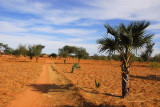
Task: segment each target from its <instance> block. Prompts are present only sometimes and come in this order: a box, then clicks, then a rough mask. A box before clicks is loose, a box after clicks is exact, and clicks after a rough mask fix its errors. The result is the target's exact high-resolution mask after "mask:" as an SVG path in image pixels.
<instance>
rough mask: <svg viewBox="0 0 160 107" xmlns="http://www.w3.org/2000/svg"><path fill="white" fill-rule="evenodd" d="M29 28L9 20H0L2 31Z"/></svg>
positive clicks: (22, 30)
mask: <svg viewBox="0 0 160 107" xmlns="http://www.w3.org/2000/svg"><path fill="white" fill-rule="evenodd" d="M25 31H27V29H25V28H23V26H21V25H18V24H15V23H11V22H7V21H0V32H6V33H8V32H25Z"/></svg>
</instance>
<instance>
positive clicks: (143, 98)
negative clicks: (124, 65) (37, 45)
mask: <svg viewBox="0 0 160 107" xmlns="http://www.w3.org/2000/svg"><path fill="white" fill-rule="evenodd" d="M55 62H56V63H57V64H56V65H57V66H58V68H59V72H61V73H62V74H63V75H65V76H66V77H67V78H68V79H69V80H71V81H72V83H73V84H74V85H75V86H76V87H78V88H79V91H80V93H81V95H82V97H83V98H84V99H86V101H87V102H91V103H93V104H95V105H106V104H107V105H111V106H114V105H116V106H118V105H119V106H123V105H124V106H129V107H132V106H135V107H138V106H144V107H159V106H160V70H158V73H157V75H158V79H157V80H155V71H154V70H153V69H151V68H150V67H147V66H149V65H147V64H146V63H144V64H139V63H134V64H133V65H132V67H131V69H130V94H129V96H128V97H127V98H125V99H123V98H121V78H122V77H121V68H120V62H114V61H113V62H112V63H110V62H105V61H98V62H97V61H93V60H91V61H85V60H81V61H80V66H81V68H80V69H78V70H76V71H75V72H74V73H70V72H71V69H72V66H73V63H71V62H72V61H68V64H61V63H63V61H62V62H61V63H60V61H58V60H55ZM95 80H97V81H99V82H100V83H101V86H100V88H98V89H97V88H96V87H95V82H94V81H95Z"/></svg>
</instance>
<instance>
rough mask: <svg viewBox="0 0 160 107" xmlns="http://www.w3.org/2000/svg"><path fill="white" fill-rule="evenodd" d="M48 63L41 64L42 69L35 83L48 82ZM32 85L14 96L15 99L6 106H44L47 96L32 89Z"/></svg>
mask: <svg viewBox="0 0 160 107" xmlns="http://www.w3.org/2000/svg"><path fill="white" fill-rule="evenodd" d="M47 66H48V65H43V71H42V73H41V74H40V77H39V78H38V80H37V81H36V84H37V85H38V84H48V82H49V78H48V67H47ZM34 90H35V89H34V88H33V87H29V88H27V89H26V90H25V91H23V92H22V93H20V94H18V95H17V96H16V97H15V100H13V101H12V102H11V104H9V105H8V107H41V106H44V104H45V103H44V102H46V99H47V97H46V96H44V95H43V93H40V92H38V91H34Z"/></svg>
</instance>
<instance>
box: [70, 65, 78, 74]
mask: <svg viewBox="0 0 160 107" xmlns="http://www.w3.org/2000/svg"><path fill="white" fill-rule="evenodd" d="M77 68H80V65H78V63H74V65H73V66H72V71H71V73H73V72H74V69H77Z"/></svg>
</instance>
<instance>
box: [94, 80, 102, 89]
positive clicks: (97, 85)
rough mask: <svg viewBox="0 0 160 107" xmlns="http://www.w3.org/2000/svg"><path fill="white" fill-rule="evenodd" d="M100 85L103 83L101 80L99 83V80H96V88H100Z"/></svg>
mask: <svg viewBox="0 0 160 107" xmlns="http://www.w3.org/2000/svg"><path fill="white" fill-rule="evenodd" d="M100 85H101V84H100V82H98V83H97V81H96V80H95V86H96V88H99V87H100Z"/></svg>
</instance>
